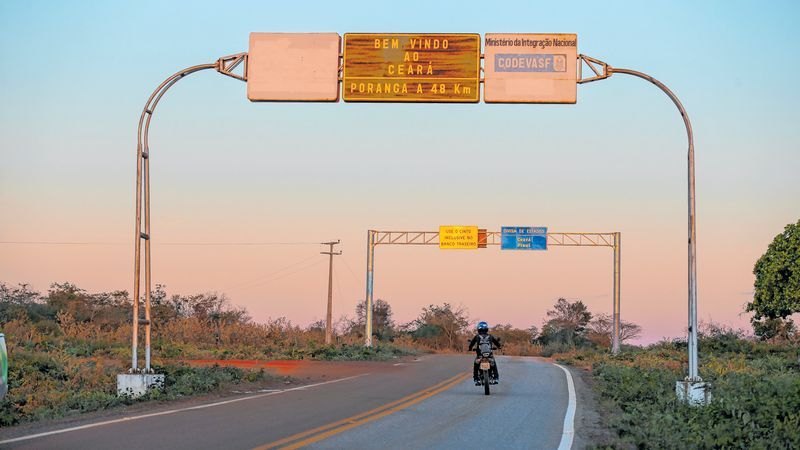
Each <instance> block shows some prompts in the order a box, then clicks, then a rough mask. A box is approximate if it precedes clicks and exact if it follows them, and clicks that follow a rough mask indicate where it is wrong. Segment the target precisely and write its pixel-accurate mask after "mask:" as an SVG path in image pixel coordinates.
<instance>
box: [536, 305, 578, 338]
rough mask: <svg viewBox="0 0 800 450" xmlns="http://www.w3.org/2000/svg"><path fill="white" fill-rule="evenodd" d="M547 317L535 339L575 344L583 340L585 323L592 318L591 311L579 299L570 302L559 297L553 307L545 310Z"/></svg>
mask: <svg viewBox="0 0 800 450" xmlns="http://www.w3.org/2000/svg"><path fill="white" fill-rule="evenodd" d="M547 317H549V319H548V320H547V321H545V323H544V325H542V331H541V333H540V334H539V337H538V339H537V340H538V341H539V342H540V343H542V344H549V343H551V342H558V343H563V344H567V345H575V344H580V343H582V342H584V341H585V339H586V337H585V334H586V325H588V324H589V321H590V320H592V313H590V312H589V309H588V308H587V307H586V305H584V304H583V302H582V301H580V300H576V301H575V302H572V303H570V302H569V301H567V299H565V298H559V299H558V300H557V301H556V303H555V305H553V309H551V310H550V311H547Z"/></svg>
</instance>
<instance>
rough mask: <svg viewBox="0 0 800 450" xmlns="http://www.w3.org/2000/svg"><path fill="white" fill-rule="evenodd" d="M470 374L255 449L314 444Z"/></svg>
mask: <svg viewBox="0 0 800 450" xmlns="http://www.w3.org/2000/svg"><path fill="white" fill-rule="evenodd" d="M468 375H469V374H460V375H456V376H454V377H452V378H448V379H447V380H444V381H442V382H440V383H437V384H435V385H433V386H431V387H428V388H426V389H423V390H421V391H417V392H415V393H413V394H410V395H407V396H405V397H403V398H400V399H398V400H394V401H392V402H390V403H387V404H385V405H381V406H379V407H377V408H374V409H371V410H369V411H366V412H363V413H360V414H356V415H354V416H351V417H348V418H346V419H342V420H338V421H336V422H333V423H329V424H327V425H323V426H321V427H317V428H314V429H311V430H308V431H304V432H302V433H297V434H295V435H292V436H289V437H286V438H283V439H280V440H277V441H275V442H271V443H269V444H265V445H262V446H260V447H256V448H255V449H253V450H267V449H272V448H277V447H280V446H282V445H284V444H289V443H290V442H293V441H297V440H298V439H302V438H306V437H307V436H310V437H307V438H306V439H303V440H301V441H297V442H294V444H290V445H288V446H286V447H282V448H283V449H296V448H300V447H303V446H306V445H309V444H312V443H314V442H318V441H321V440H323V439H327V438H329V437H331V436H334V435H336V434H339V433H341V432H343V431H347V430H349V429H351V428H355V427H358V426H361V425H364V424H366V423H369V422H372V421H374V420H377V419H380V418H382V417H386V416H388V415H389V414H392V413H395V412H397V411H400V410H402V409H405V408H408V407H409V406H412V405H415V404H417V403H419V402H421V401H422V400H425V399H426V398H429V397H432V396H434V395H436V394H438V393H440V392H444V391H446V390H448V389H450V388H451V387H453V386H455V385H456V384H458V383H460V382H461V381H463V380H464V379H465V378H466V377H467V376H468ZM326 430H327V431H326Z"/></svg>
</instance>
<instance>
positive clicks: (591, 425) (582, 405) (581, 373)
mask: <svg viewBox="0 0 800 450" xmlns="http://www.w3.org/2000/svg"><path fill="white" fill-rule="evenodd" d="M564 367H566V368H567V370H569V371H570V373H571V374H572V379H573V382H574V384H575V395H576V396H577V400H578V408H577V411H576V413H575V440H574V441H573V443H572V448H573V449H583V448H587V447H602V446H604V445H612V444H613V443H614V434H613V432H612V431H611V430H610V429H609V428H608V426H607V425H606V422H605V419H604V418H606V417H609V415H608V411H606V408H605V407H604V406H603V405H602V404H601V402H600V401H599V399H598V396H597V392H596V391H595V389H594V383H595V381H594V379H593V378H592V373H591V372H590V371H588V370H585V369H581V368H578V367H574V366H567V365H565V366H564Z"/></svg>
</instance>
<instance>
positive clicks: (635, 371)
mask: <svg viewBox="0 0 800 450" xmlns="http://www.w3.org/2000/svg"><path fill="white" fill-rule="evenodd" d="M699 353H700V357H701V359H700V375H701V377H702V378H703V379H704V380H705V381H707V382H709V383H710V385H711V394H712V400H711V403H710V404H709V405H707V406H704V407H692V406H688V405H686V404H684V403H682V402H680V401H678V400H677V398H676V395H675V382H676V381H677V380H680V379H683V377H684V376H685V374H686V343H685V342H678V341H673V342H662V343H659V344H656V345H652V346H649V347H647V348H630V349H628V350H627V351H625V352H623V353H622V354H621V355H620V356H617V357H614V356H611V355H609V354H608V353H606V352H602V351H597V350H574V351H571V352H568V353H564V354H559V355H556V356H555V357H556V358H557V359H558V360H560V361H562V362H565V363H568V364H572V365H577V366H581V367H584V368H586V369H589V370H591V373H592V376H593V378H594V380H595V381H596V383H594V384H595V387H596V389H597V390H598V393H599V396H600V399H601V402H602V403H603V404H604V405H605V406H606V407H607V408H608V409H609V410H610V411H611V412H612V413H611V414H610V415H609V416H607V425H608V426H609V427H610V428H611V429H612V430H613V431H614V432H615V435H616V438H615V440H614V441H613V442H610V443H603V444H602V445H601V446H600V447H601V448H663V449H670V448H748V449H751V448H754V449H760V448H764V449H782V448H800V363H798V353H797V347H796V346H795V345H793V344H788V343H786V344H770V343H764V342H756V341H753V340H750V339H744V338H742V337H741V336H740V335H736V334H735V333H730V332H722V333H718V334H717V335H714V336H707V337H704V338H702V339H701V341H700V347H699Z"/></svg>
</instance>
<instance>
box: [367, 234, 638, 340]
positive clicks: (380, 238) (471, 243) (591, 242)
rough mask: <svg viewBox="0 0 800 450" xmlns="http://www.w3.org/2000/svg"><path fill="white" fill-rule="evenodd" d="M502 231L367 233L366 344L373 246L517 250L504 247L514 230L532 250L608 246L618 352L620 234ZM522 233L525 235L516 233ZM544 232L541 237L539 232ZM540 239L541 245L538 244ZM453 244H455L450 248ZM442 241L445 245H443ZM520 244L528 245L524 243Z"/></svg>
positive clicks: (372, 287) (369, 330) (369, 333)
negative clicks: (527, 238)
mask: <svg viewBox="0 0 800 450" xmlns="http://www.w3.org/2000/svg"><path fill="white" fill-rule="evenodd" d="M502 230H503V231H486V230H483V229H479V228H478V227H477V226H471V225H467V226H463V225H444V226H440V227H439V231H378V230H369V231H367V276H366V280H367V290H366V303H367V304H366V327H365V328H366V330H365V332H364V339H365V344H366V345H367V346H370V345H372V305H373V299H374V292H375V247H376V246H378V245H416V246H421V245H423V246H424V245H427V246H439V248H440V249H443V250H470V249H478V248H486V247H487V246H499V247H501V249H502V250H518V249H519V248H516V247H514V248H512V247H510V246H507V244H508V241H509V235H510V234H512V233H511V231H512V230H513V231H514V232H515V233H513V234H517V236H516V238H517V239H519V238H520V237H522V236H530V237H532V238H534V237H535V239H536V241H537V242H536V244H531V245H530V246H526V247H524V248H525V249H528V250H533V249H534V248H531V247H532V246H535V247H539V249H542V250H544V249H546V248H547V246H548V245H550V246H553V247H610V248H611V249H613V251H614V265H613V304H612V309H611V310H612V319H613V320H612V323H613V326H612V335H611V351H612V352H613V353H614V354H616V353H618V352H619V344H620V342H619V330H620V327H619V323H620V318H619V316H620V281H621V272H620V265H621V264H620V263H621V261H620V259H621V246H622V234H621V233H620V232H611V233H548V232H547V229H546V228H545V227H503V228H502ZM518 231H523V233H524V234H520V233H516V232H518ZM542 231H544V234H541V232H542ZM540 237H541V238H543V239H544V241H545V242H544V243H541V242H538V241H539V240H540ZM453 241H455V243H457V244H458V245H453ZM443 242H444V243H445V244H444V245H443ZM523 242H527V241H525V240H523Z"/></svg>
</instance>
